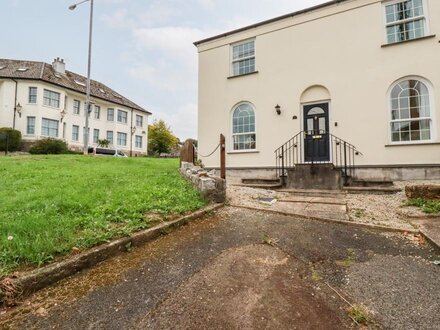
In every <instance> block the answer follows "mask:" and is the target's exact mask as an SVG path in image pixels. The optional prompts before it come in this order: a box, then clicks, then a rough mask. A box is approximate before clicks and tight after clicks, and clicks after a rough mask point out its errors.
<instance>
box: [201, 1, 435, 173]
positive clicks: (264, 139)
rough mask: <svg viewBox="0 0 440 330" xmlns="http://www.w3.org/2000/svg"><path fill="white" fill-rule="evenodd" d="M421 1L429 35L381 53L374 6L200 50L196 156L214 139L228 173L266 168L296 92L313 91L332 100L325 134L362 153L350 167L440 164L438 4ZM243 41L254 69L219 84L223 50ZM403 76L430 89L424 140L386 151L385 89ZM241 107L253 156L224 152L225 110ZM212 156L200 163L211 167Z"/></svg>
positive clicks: (317, 15)
mask: <svg viewBox="0 0 440 330" xmlns="http://www.w3.org/2000/svg"><path fill="white" fill-rule="evenodd" d="M427 4H428V7H429V14H428V15H429V16H428V17H429V22H428V24H429V27H430V33H429V34H437V37H435V38H427V39H424V40H417V41H412V42H406V43H402V44H396V45H391V46H388V47H381V46H382V45H383V44H385V27H384V25H385V23H384V8H383V5H382V3H381V2H380V1H376V0H357V1H348V2H343V3H341V4H339V5H334V6H331V7H327V8H324V9H320V10H317V11H314V12H310V13H307V14H303V15H299V16H295V17H290V18H286V19H284V20H282V21H278V22H274V23H271V24H267V25H264V26H260V27H257V28H254V29H250V30H247V31H244V32H240V33H236V34H234V35H231V36H228V37H223V38H219V39H217V40H214V41H210V42H207V43H204V44H201V45H199V47H198V50H199V112H198V116H199V117H198V125H199V128H198V137H199V151H200V153H201V154H207V153H209V152H210V151H211V150H212V149H213V148H214V147H215V146H216V145H217V144H218V136H219V134H220V133H223V134H225V135H226V138H227V147H226V148H227V151H228V152H229V153H228V155H227V166H228V167H273V166H275V157H274V150H275V149H276V148H278V147H279V146H281V145H282V144H283V143H284V142H286V141H287V140H288V139H290V138H291V137H293V136H294V135H295V134H296V133H298V132H299V131H301V130H302V121H303V114H302V112H303V111H302V105H301V95H302V94H303V92H304V91H305V90H306V89H308V88H309V87H310V86H314V85H322V86H324V87H325V88H327V89H328V91H329V93H330V98H331V99H330V132H331V133H333V134H334V135H336V136H338V137H340V138H342V139H344V140H347V141H348V142H350V143H352V144H354V145H355V146H356V147H357V148H358V149H359V150H360V151H361V152H362V153H363V154H364V156H362V157H359V158H358V159H357V164H360V165H394V164H440V144H439V143H440V139H439V137H440V74H439V73H440V60H439V59H440V47H439V41H438V39H439V38H438V36H439V35H440V17H439V15H438V13H440V1H438V0H428V1H427ZM248 38H256V43H255V45H256V63H257V64H256V69H257V70H258V73H256V74H252V75H248V76H243V77H236V78H233V79H228V76H230V44H231V43H234V42H237V41H240V40H246V39H248ZM406 76H421V77H423V78H425V79H427V80H429V81H430V82H431V84H432V86H433V89H434V94H433V95H432V101H434V107H433V111H435V116H434V117H433V120H434V121H433V126H434V127H433V132H434V134H435V136H434V138H433V140H432V141H431V143H430V144H419V145H411V146H389V145H390V132H389V109H388V99H387V92H388V90H389V88H390V86H391V84H392V83H393V82H395V81H396V80H398V79H400V78H402V77H406ZM317 97H318V96H317ZM241 101H248V102H251V103H252V104H253V105H254V106H255V109H256V123H257V152H255V153H233V152H231V151H232V145H231V137H230V135H231V134H230V133H231V111H232V109H233V107H234V105H235V104H237V103H239V102H241ZM316 101H318V100H316ZM277 104H279V105H280V106H281V111H282V114H281V115H280V116H278V115H277V114H276V112H275V109H274V107H275V105H277ZM294 115H295V116H297V117H298V119H297V120H293V119H292V117H293V116H294ZM336 122H337V123H338V126H337V127H336V126H335V123H336ZM218 158H219V157H217V156H215V157H210V158H202V160H203V162H204V164H206V165H207V166H209V167H217V166H219V159H218Z"/></svg>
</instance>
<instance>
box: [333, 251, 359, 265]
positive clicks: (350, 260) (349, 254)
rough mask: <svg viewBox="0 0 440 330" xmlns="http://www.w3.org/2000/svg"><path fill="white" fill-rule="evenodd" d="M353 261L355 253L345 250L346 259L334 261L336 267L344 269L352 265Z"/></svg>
mask: <svg viewBox="0 0 440 330" xmlns="http://www.w3.org/2000/svg"><path fill="white" fill-rule="evenodd" d="M354 259H355V253H354V250H353V249H347V258H345V259H343V260H336V261H335V263H336V265H338V266H340V267H344V268H349V267H351V266H352V265H353V263H354Z"/></svg>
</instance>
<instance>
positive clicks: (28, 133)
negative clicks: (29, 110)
mask: <svg viewBox="0 0 440 330" xmlns="http://www.w3.org/2000/svg"><path fill="white" fill-rule="evenodd" d="M31 118H32V119H33V126H30V125H29V119H31ZM36 122H37V118H36V117H35V116H28V117H27V118H26V135H31V136H33V135H35V128H36V126H37V125H36ZM30 127H32V129H33V132H32V133H30V132H29V128H30Z"/></svg>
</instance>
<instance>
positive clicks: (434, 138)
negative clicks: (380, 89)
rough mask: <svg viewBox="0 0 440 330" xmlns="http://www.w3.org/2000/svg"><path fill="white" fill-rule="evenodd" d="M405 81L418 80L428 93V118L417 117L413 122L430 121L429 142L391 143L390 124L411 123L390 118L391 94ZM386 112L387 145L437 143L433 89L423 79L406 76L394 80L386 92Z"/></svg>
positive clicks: (429, 83)
mask: <svg viewBox="0 0 440 330" xmlns="http://www.w3.org/2000/svg"><path fill="white" fill-rule="evenodd" d="M407 80H418V81H420V82H422V83H423V84H425V86H426V87H427V88H428V92H429V105H430V108H429V114H430V117H429V118H428V117H419V118H417V119H414V121H416V120H428V119H429V120H430V125H429V126H430V135H431V139H429V140H417V141H393V138H392V129H391V126H392V125H391V124H392V123H393V122H398V121H411V119H407V120H405V119H402V120H393V117H392V104H391V93H392V91H393V89H394V87H396V86H397V85H398V84H400V83H402V82H404V81H407ZM386 102H387V107H386V109H387V111H388V116H387V118H388V121H387V127H388V129H387V132H388V144H389V145H408V144H429V143H435V142H436V141H437V127H436V122H437V121H436V107H435V95H434V87H433V85H432V84H431V82H430V81H429V80H427V79H425V78H423V77H420V76H407V77H403V78H400V79H398V80H396V81H395V82H393V83H392V84H391V86H390V88H389V89H388V92H387V100H386Z"/></svg>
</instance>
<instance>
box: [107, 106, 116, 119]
mask: <svg viewBox="0 0 440 330" xmlns="http://www.w3.org/2000/svg"><path fill="white" fill-rule="evenodd" d="M110 110H111V111H112V115H111V118H112V119H108V118H109V111H110ZM107 121H115V108H107Z"/></svg>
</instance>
